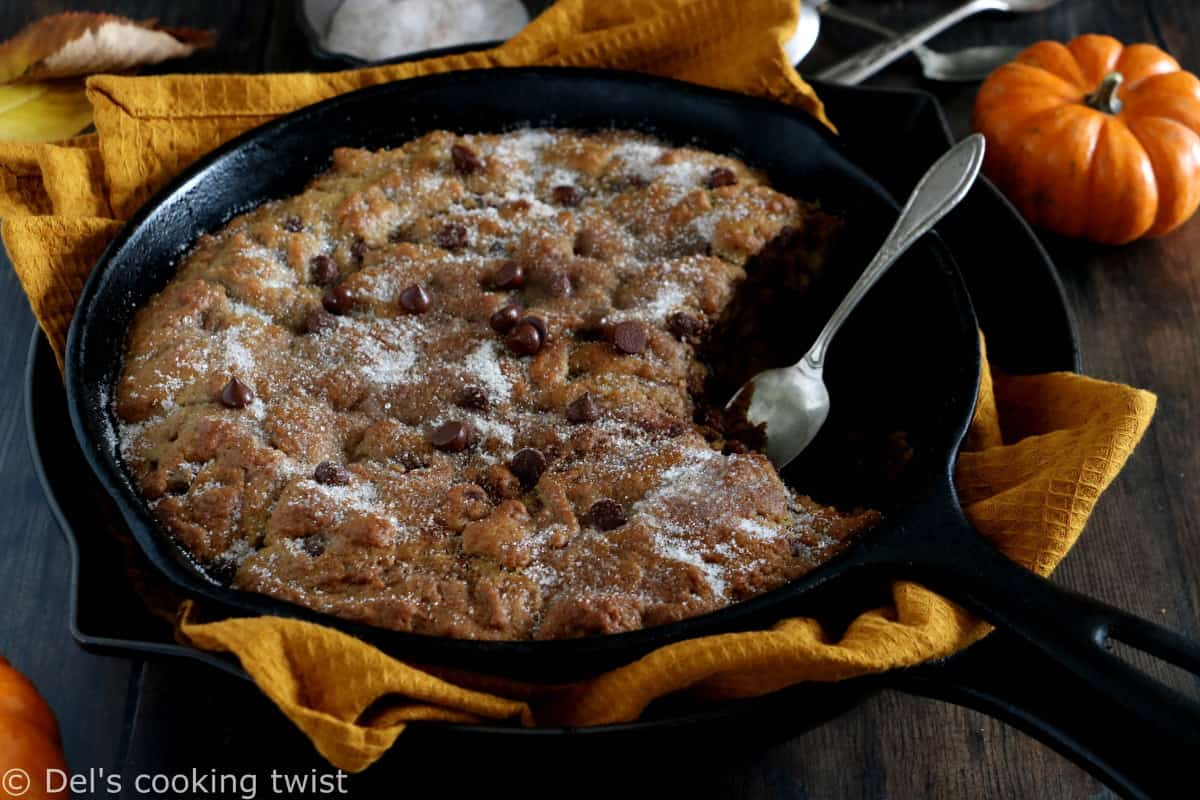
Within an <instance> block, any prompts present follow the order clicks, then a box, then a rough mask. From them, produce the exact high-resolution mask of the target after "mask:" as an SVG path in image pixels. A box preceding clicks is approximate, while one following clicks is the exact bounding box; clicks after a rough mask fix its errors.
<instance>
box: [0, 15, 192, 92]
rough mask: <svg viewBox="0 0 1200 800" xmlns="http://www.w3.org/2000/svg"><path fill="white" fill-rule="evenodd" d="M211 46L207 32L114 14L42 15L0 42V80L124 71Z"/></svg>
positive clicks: (34, 79)
mask: <svg viewBox="0 0 1200 800" xmlns="http://www.w3.org/2000/svg"><path fill="white" fill-rule="evenodd" d="M211 44H212V35H211V34H210V33H209V32H207V31H200V30H195V29H192V28H177V29H171V28H159V27H158V25H157V24H156V23H155V21H154V20H146V21H142V22H136V21H134V20H131V19H128V18H126V17H119V16H116V15H113V14H94V13H82V12H79V13H66V14H55V15H53V16H49V17H44V18H42V19H40V20H37V21H36V22H33V23H31V24H30V25H28V26H26V27H25V28H24V29H23V30H22V31H21V32H20V33H18V34H17V35H16V36H14V37H13V38H11V39H9V40H8V41H6V42H4V43H3V44H0V83H11V82H13V81H38V80H50V79H55V78H71V77H82V76H85V75H91V74H94V73H98V72H126V71H128V70H131V69H133V68H135V67H139V66H142V65H144V64H157V63H158V62H160V61H165V60H167V59H169V58H182V57H184V56H189V55H191V54H192V53H194V52H195V51H196V50H197V49H199V48H202V47H208V46H210V45H211Z"/></svg>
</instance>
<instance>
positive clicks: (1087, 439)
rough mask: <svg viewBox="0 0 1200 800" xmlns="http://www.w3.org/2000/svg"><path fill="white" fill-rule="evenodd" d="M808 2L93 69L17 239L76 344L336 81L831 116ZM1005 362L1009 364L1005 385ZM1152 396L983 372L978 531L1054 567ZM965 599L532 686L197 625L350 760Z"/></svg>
mask: <svg viewBox="0 0 1200 800" xmlns="http://www.w3.org/2000/svg"><path fill="white" fill-rule="evenodd" d="M795 21H796V4H795V2H794V0H753V2H751V1H750V0H743V2H738V3H730V2H728V1H727V0H562V2H559V3H558V4H557V5H555V6H554V7H553V8H552V9H551V10H550V11H548V12H547V13H546V14H544V15H543V16H542V17H540V18H539V19H538V20H536V21H535V22H534V23H533V24H532V25H530V26H529V28H527V29H526V30H525V31H524V32H523V33H522V34H521V35H519V36H518V37H516V38H515V39H513V40H512V41H511V42H510V43H508V44H507V45H505V46H503V47H500V48H497V49H495V50H491V51H488V52H481V53H472V54H467V55H460V56H451V57H448V58H444V59H438V60H434V61H424V62H418V63H414V64H403V65H396V66H389V67H380V68H375V69H365V70H358V71H351V72H340V73H332V74H325V75H308V74H302V75H261V76H241V75H204V76H183V75H167V76H162V77H151V78H121V77H108V76H105V77H97V78H93V79H92V80H91V81H90V82H89V96H90V98H91V100H92V103H93V105H94V106H95V110H96V131H97V132H96V134H95V135H93V136H88V137H82V138H79V139H76V140H73V141H70V142H63V143H60V144H58V145H14V144H0V216H2V217H3V218H4V225H3V236H4V242H5V244H6V246H7V247H8V251H9V255H10V257H11V258H12V261H13V264H14V266H15V267H16V271H17V274H18V276H19V277H20V279H21V282H22V284H23V286H24V287H25V290H26V292H27V293H28V295H29V299H30V302H31V304H32V306H33V309H34V311H35V313H36V315H37V317H38V320H39V321H40V323H41V324H42V326H43V327H44V328H45V330H46V332H47V334H48V335H49V337H50V341H51V343H52V344H53V345H54V348H55V351H56V352H57V353H59V354H60V356H61V353H62V346H63V340H64V335H65V331H66V327H67V325H68V323H69V321H70V318H71V314H72V310H73V308H74V305H75V301H76V298H77V297H78V294H79V291H80V288H81V285H82V282H83V279H84V277H85V276H86V275H87V273H88V271H89V269H90V268H91V266H92V264H93V263H94V262H95V260H96V258H97V256H98V255H99V253H100V251H101V249H102V248H103V247H104V245H105V244H106V243H107V242H108V241H109V240H110V239H111V237H112V236H113V235H114V234H115V233H116V231H117V229H118V228H119V227H120V225H121V222H120V221H121V220H122V219H125V218H127V217H128V216H129V215H130V213H131V212H132V211H133V210H134V209H135V208H136V207H137V206H138V205H139V204H140V203H142V202H143V201H144V200H145V199H146V198H147V197H148V196H149V195H150V194H151V193H152V192H153V191H154V190H155V189H157V188H158V187H159V186H161V185H162V184H163V183H164V182H165V181H167V180H168V179H169V178H170V177H171V176H172V175H174V174H176V173H177V172H178V171H179V170H180V169H182V168H183V167H185V166H186V165H187V164H189V163H190V162H191V161H193V160H194V159H195V158H197V157H198V156H199V155H201V154H203V153H205V152H207V151H208V150H211V149H212V148H213V147H215V146H216V145H218V144H220V143H221V142H223V141H225V140H227V139H229V138H230V137H232V136H234V135H235V134H237V133H240V132H242V131H244V130H246V129H247V128H250V127H252V126H254V125H258V124H260V123H263V122H265V121H267V120H269V119H271V118H273V117H274V116H276V115H278V114H282V113H285V112H287V111H291V110H292V109H295V108H298V107H300V106H303V105H305V104H308V103H311V102H314V101H316V100H320V99H322V98H325V97H329V96H331V95H334V94H337V93H339V92H344V91H348V90H351V89H355V88H359V87H362V86H367V85H370V84H374V83H379V82H381V81H388V80H395V79H399V78H404V77H409V76H414V75H422V74H428V73H431V72H438V71H445V70H453V69H462V68H468V67H484V66H497V65H507V66H514V65H522V64H560V65H576V66H585V65H586V66H605V67H615V68H623V69H638V70H642V71H645V72H654V73H658V74H664V75H671V76H674V77H678V78H683V79H686V80H691V81H695V82H698V83H704V84H708V85H710V86H717V87H721V88H726V89H733V90H737V91H743V92H748V93H753V94H757V95H761V96H765V97H770V98H773V99H775V100H778V101H780V102H785V103H792V104H794V105H797V106H800V107H802V108H805V109H807V110H808V111H810V112H811V113H813V114H814V115H815V116H817V117H818V118H820V119H822V120H823V119H824V115H823V111H822V107H821V104H820V101H819V100H818V99H817V98H816V97H815V96H814V95H813V93H812V91H811V89H809V87H808V86H807V84H805V83H804V82H803V81H802V80H801V79H800V77H799V76H798V75H796V73H795V72H794V71H793V70H792V68H791V67H790V66H789V65H788V62H787V59H786V57H785V56H784V53H783V48H782V42H783V41H785V40H786V38H787V36H788V35H789V33H790V32H791V30H792V29H793V27H794V25H795ZM993 377H994V382H993ZM1154 405H1155V399H1154V396H1153V395H1151V394H1149V393H1147V392H1143V391H1139V390H1136V389H1132V388H1129V387H1126V386H1120V385H1117V384H1111V383H1104V382H1101V381H1096V380H1092V379H1089V378H1085V377H1081V376H1076V375H1071V374H1065V373H1063V374H1051V375H1038V376H1031V377H1004V376H1000V375H996V376H992V375H991V374H990V373H989V374H985V376H984V383H983V390H982V392H981V395H980V401H979V406H978V409H977V412H976V418H975V422H974V425H973V427H972V430H971V433H970V436H969V439H968V443H967V448H966V451H965V452H964V453H963V454H962V455H961V457H960V459H959V462H958V467H957V482H958V487H959V491H960V494H961V497H962V500H963V503H964V505H965V507H966V510H967V514H968V516H969V517H970V518H971V520H972V521H973V522H974V524H975V525H976V527H977V528H978V529H979V531H980V532H981V533H982V534H983V535H984V536H985V537H987V538H988V539H989V540H990V541H992V542H993V543H994V544H995V545H996V546H997V547H999V548H1000V549H1001V550H1003V551H1004V552H1005V553H1006V554H1008V555H1009V556H1010V557H1011V558H1013V559H1015V560H1016V561H1018V562H1020V563H1022V564H1024V565H1026V566H1028V567H1030V568H1031V569H1034V570H1036V571H1038V572H1040V573H1042V574H1048V573H1049V572H1050V571H1051V570H1052V569H1053V568H1054V566H1055V565H1056V564H1057V563H1058V562H1059V561H1060V560H1061V559H1062V557H1063V556H1064V555H1065V554H1066V552H1067V550H1068V549H1069V548H1070V547H1071V545H1072V544H1073V543H1074V542H1075V539H1076V538H1077V537H1078V536H1079V534H1080V532H1081V531H1082V529H1083V525H1084V522H1085V521H1086V520H1087V517H1088V515H1089V513H1090V512H1091V510H1092V508H1093V506H1094V504H1095V502H1096V500H1097V498H1098V497H1099V495H1100V493H1101V492H1102V491H1103V490H1104V488H1105V487H1106V486H1107V485H1108V483H1109V482H1110V481H1111V480H1112V479H1113V478H1114V477H1115V476H1116V474H1117V472H1118V471H1119V470H1120V469H1121V466H1122V465H1123V464H1124V462H1125V460H1126V458H1127V457H1128V456H1129V454H1130V453H1131V452H1132V450H1133V448H1134V446H1135V445H1136V444H1137V442H1138V440H1139V439H1140V438H1141V436H1142V434H1143V433H1144V431H1145V429H1146V426H1147V425H1148V424H1149V422H1150V418H1151V416H1152V415H1153V413H1154ZM987 630H988V628H987V626H986V625H984V624H983V623H981V622H979V621H978V620H976V619H974V618H972V617H971V616H969V615H967V614H966V613H965V612H963V611H962V610H961V609H960V608H958V607H957V606H955V605H954V604H952V603H950V602H948V601H946V600H944V599H942V598H941V597H938V596H937V595H935V594H933V593H932V592H930V591H928V590H926V589H924V588H922V587H920V586H918V585H915V584H911V583H904V582H897V583H896V584H895V585H894V587H893V593H892V603H891V604H890V605H888V606H885V607H883V608H878V609H875V610H873V611H870V612H868V613H864V614H862V615H861V616H860V617H858V618H857V619H856V620H855V621H854V622H853V623H852V624H851V625H850V626H849V628H848V629H847V630H846V631H845V633H844V634H843V635H842V636H841V637H840V638H838V639H836V640H835V639H832V638H831V637H830V636H829V635H827V633H826V632H825V631H824V630H823V629H822V627H821V625H820V623H819V622H817V621H816V620H812V619H787V620H783V621H781V622H779V623H778V624H777V625H775V626H774V627H772V628H771V629H769V630H763V631H753V632H747V633H737V634H726V635H720V636H712V637H708V638H703V639H693V640H690V641H685V642H680V643H678V644H675V645H671V646H669V647H665V648H662V649H661V650H658V651H656V652H654V653H651V654H649V655H647V656H646V657H645V658H643V659H641V660H639V661H637V662H635V663H633V664H630V665H628V666H625V667H622V668H620V669H616V670H613V671H611V672H609V673H607V674H604V675H601V676H599V677H597V678H595V679H593V680H589V681H585V682H581V683H577V684H572V685H565V686H549V687H547V686H531V685H525V684H518V683H514V682H511V681H505V680H501V679H498V678H493V677H489V676H486V675H470V674H464V673H452V672H450V671H446V670H437V671H436V674H435V672H434V671H431V670H430V669H428V668H425V669H417V668H415V667H413V666H410V665H406V664H403V663H400V662H398V661H396V660H395V659H392V658H390V657H388V656H386V655H384V654H383V653H381V652H379V651H378V650H376V649H374V648H372V647H371V646H369V645H366V644H364V643H362V642H360V641H358V640H356V639H353V638H351V637H349V636H346V635H345V634H342V633H339V632H337V631H334V630H332V629H329V628H325V627H321V626H318V625H313V624H310V623H304V622H298V621H295V620H286V619H278V618H250V619H231V620H220V621H215V622H207V623H201V622H196V621H193V620H191V619H189V618H188V615H187V613H186V611H185V614H184V618H183V619H182V621H181V624H180V631H181V633H182V635H183V636H185V637H186V638H188V639H190V641H191V642H192V643H193V644H194V645H195V646H197V647H201V648H205V649H208V650H222V651H229V652H232V653H234V654H236V655H237V657H238V658H239V659H240V660H241V663H242V665H243V666H244V667H245V668H246V670H247V671H248V672H249V673H250V674H251V676H253V678H254V680H255V681H256V682H257V684H258V686H259V687H260V688H261V689H262V690H263V692H265V693H266V694H267V695H268V696H269V697H270V698H271V699H272V700H273V701H274V702H275V703H276V704H277V705H278V706H279V707H280V709H281V710H282V711H283V712H284V713H285V714H286V715H287V716H288V717H289V718H291V719H292V721H293V722H294V723H295V724H296V725H297V726H298V727H299V728H300V729H301V730H303V731H304V732H305V733H306V734H307V735H308V736H309V738H310V739H311V740H312V742H313V744H314V745H315V746H316V748H317V749H318V750H319V751H320V752H321V753H322V754H323V755H324V756H325V757H326V758H327V759H328V760H329V761H330V762H331V763H333V764H334V765H336V766H338V767H340V768H343V769H347V770H360V769H363V768H365V767H367V766H368V765H370V764H371V763H372V762H373V761H374V760H375V759H377V758H378V757H379V756H380V755H381V754H382V753H383V752H384V751H386V750H387V748H388V747H390V746H391V745H392V744H393V742H394V741H395V739H396V737H397V736H398V735H399V734H400V733H401V731H403V730H404V726H405V724H406V723H407V722H409V721H412V720H424V719H443V720H458V721H478V720H501V719H508V720H513V721H514V722H519V723H521V724H526V725H535V724H565V725H577V726H584V725H596V724H601V723H608V722H620V721H625V720H631V719H635V718H637V717H638V715H639V714H641V713H642V711H643V710H644V709H645V708H646V706H647V705H648V704H649V703H650V702H652V701H654V700H656V699H658V698H661V697H664V696H666V695H670V694H674V693H679V692H684V691H687V692H688V693H689V696H694V697H696V698H698V699H708V700H713V699H727V698H737V697H747V696H752V695H759V694H763V693H766V692H771V691H774V690H777V689H779V688H781V687H784V686H788V685H790V684H794V683H796V682H799V681H832V680H839V679H843V678H849V677H853V676H858V675H864V674H869V673H876V672H880V671H883V670H887V669H892V668H895V667H902V666H909V665H913V664H917V663H920V662H922V661H926V660H928V659H931V658H937V657H940V656H945V655H948V654H950V653H953V652H955V651H956V650H958V649H960V648H962V647H964V646H965V645H967V644H969V643H970V642H972V641H974V640H976V639H977V638H979V637H980V636H982V635H984V634H985V633H986V632H987Z"/></svg>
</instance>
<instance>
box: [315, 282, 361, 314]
mask: <svg viewBox="0 0 1200 800" xmlns="http://www.w3.org/2000/svg"><path fill="white" fill-rule="evenodd" d="M321 305H323V306H325V310H326V311H328V312H329V313H330V314H337V315H338V316H341V315H342V314H349V313H350V311H351V310H353V308H354V293H353V292H351V291H350V289H349V288H347V287H346V286H343V285H342V284H340V283H339V284H338V285H337V286H330V287H329V288H328V289H326V290H325V294H323V295H322V296H321Z"/></svg>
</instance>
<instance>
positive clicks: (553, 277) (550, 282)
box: [546, 270, 574, 297]
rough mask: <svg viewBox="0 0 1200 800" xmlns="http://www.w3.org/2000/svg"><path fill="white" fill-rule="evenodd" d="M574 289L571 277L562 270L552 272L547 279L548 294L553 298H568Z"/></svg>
mask: <svg viewBox="0 0 1200 800" xmlns="http://www.w3.org/2000/svg"><path fill="white" fill-rule="evenodd" d="M573 289H574V287H573V286H572V285H571V276H570V275H568V274H567V273H565V272H563V271H561V270H555V271H554V272H551V273H550V275H549V276H547V278H546V294H548V295H550V296H551V297H568V296H569V295H570V294H571V291H572V290H573Z"/></svg>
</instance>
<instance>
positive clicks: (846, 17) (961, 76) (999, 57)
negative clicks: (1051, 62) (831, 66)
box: [801, 0, 1024, 83]
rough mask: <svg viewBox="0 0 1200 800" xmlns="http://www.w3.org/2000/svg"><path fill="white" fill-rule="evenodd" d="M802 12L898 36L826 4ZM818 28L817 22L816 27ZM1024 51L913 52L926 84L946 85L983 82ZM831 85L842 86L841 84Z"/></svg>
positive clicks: (821, 0) (813, 3) (824, 0)
mask: <svg viewBox="0 0 1200 800" xmlns="http://www.w3.org/2000/svg"><path fill="white" fill-rule="evenodd" d="M805 8H807V9H808V12H809V13H810V14H811V15H813V16H818V15H820V16H825V17H828V18H829V19H832V20H836V21H838V22H844V23H845V24H847V25H853V26H854V27H856V28H862V29H863V30H865V31H871V32H872V33H878V34H879V35H880V36H884V37H886V38H888V39H893V38H895V37H896V36H898V35H899V34H898V33H897V32H896V31H894V30H892V29H891V28H889V27H887V26H885V25H880V24H879V23H878V22H875V21H873V20H870V19H867V18H866V17H860V16H859V15H857V14H853V13H851V12H849V11H846V10H844V9H842V8H840V7H838V6H835V5H834V4H833V3H831V2H829V0H808V2H806V3H805ZM803 17H804V11H803V9H802V10H801V21H803ZM819 24H820V23H819V21H818V27H819ZM1023 49H1024V48H1023V47H1019V46H1016V45H987V46H983V47H965V48H963V49H962V50H954V51H952V52H949V53H943V52H940V51H938V50H933V49H931V48H929V47H925V46H924V45H917V46H916V47H915V48H913V55H915V56H916V57H917V59H918V60H919V61H920V62H921V72H922V73H923V74H924V75H925V77H926V78H928V79H929V80H932V81H943V82H946V83H968V82H972V81H981V80H983V79H984V78H986V77H987V76H988V75H990V74H991V73H992V70H994V69H995V68H996V67H998V66H1000V65H1001V64H1005V63H1007V62H1009V61H1012V60H1013V58H1015V57H1016V55H1017V54H1018V53H1020V52H1021V51H1022V50H1023ZM834 82H835V83H843V81H834Z"/></svg>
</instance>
